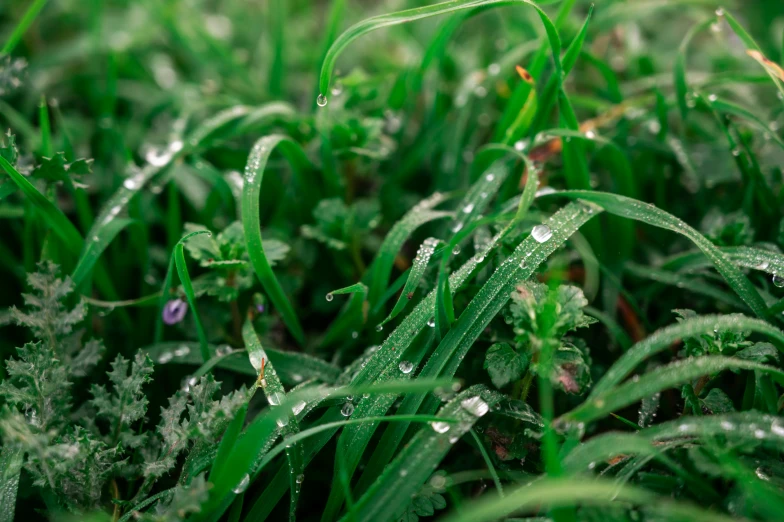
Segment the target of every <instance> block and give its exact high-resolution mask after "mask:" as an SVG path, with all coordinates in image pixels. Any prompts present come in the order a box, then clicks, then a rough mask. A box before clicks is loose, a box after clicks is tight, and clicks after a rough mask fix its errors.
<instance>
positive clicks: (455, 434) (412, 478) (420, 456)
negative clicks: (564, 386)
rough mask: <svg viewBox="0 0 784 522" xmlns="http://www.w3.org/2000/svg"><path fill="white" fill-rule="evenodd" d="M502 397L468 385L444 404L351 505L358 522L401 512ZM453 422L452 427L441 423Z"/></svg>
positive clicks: (480, 387) (496, 393) (354, 517)
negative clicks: (441, 463) (426, 426)
mask: <svg viewBox="0 0 784 522" xmlns="http://www.w3.org/2000/svg"><path fill="white" fill-rule="evenodd" d="M502 399H503V395H501V394H500V393H498V392H494V391H491V390H488V389H487V388H485V387H484V386H481V385H478V386H472V387H471V388H468V389H467V390H465V391H463V392H461V393H460V394H458V395H457V397H455V398H454V399H453V400H452V401H450V402H449V403H447V404H446V405H445V406H444V407H443V408H441V411H440V412H439V413H438V415H437V420H435V421H433V422H431V425H430V427H429V428H425V429H422V430H420V431H419V432H417V434H416V435H414V437H413V438H412V439H411V442H410V443H409V444H407V445H406V447H405V448H404V449H403V450H402V451H401V452H400V454H399V455H398V456H397V458H395V460H393V461H392V462H391V463H390V465H389V466H387V467H386V468H385V469H384V472H383V473H382V474H381V475H380V476H379V477H378V479H377V480H376V481H375V483H374V484H373V485H372V486H371V487H370V488H369V489H368V490H367V491H366V492H365V494H364V495H362V497H361V498H360V499H359V500H358V501H357V503H356V505H355V506H354V512H353V515H354V516H353V517H346V518H344V520H349V519H352V518H353V519H355V520H356V521H358V522H365V521H372V520H380V519H383V518H385V517H389V516H390V515H391V516H393V517H394V516H397V515H399V514H400V513H402V511H403V510H404V509H405V506H406V505H407V504H408V502H409V501H410V500H411V496H412V495H413V494H414V493H416V492H417V491H418V490H419V488H420V486H421V485H422V484H424V482H425V481H426V480H427V479H428V478H429V477H430V475H431V474H432V473H433V472H434V471H435V470H436V468H437V467H438V464H439V463H440V462H441V460H442V459H443V458H444V456H445V455H446V454H447V453H448V452H449V450H450V449H451V447H452V444H453V443H454V442H456V441H457V440H459V439H460V437H461V436H462V435H464V434H465V433H468V431H470V430H471V428H472V426H473V425H474V423H475V422H476V421H477V420H479V418H481V417H482V416H483V415H485V414H486V413H487V412H488V411H489V410H490V408H492V407H494V406H495V405H496V404H498V403H499V402H501V400H502ZM446 419H457V423H456V424H451V425H450V424H449V423H447V422H445V420H446Z"/></svg>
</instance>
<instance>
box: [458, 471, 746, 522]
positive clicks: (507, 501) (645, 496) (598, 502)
mask: <svg viewBox="0 0 784 522" xmlns="http://www.w3.org/2000/svg"><path fill="white" fill-rule="evenodd" d="M618 503H622V504H634V505H639V506H641V507H644V508H645V509H646V510H651V511H653V512H655V513H658V514H659V515H661V516H662V517H663V518H664V519H665V520H689V521H693V522H731V521H732V520H733V519H732V518H730V517H727V516H724V515H722V514H720V513H715V512H712V511H706V510H703V509H700V508H697V507H694V506H691V505H689V504H686V503H683V502H675V501H672V500H670V499H668V498H664V497H660V496H659V495H655V494H653V493H650V492H649V491H647V490H645V489H642V488H637V487H633V486H624V487H622V488H618V486H617V485H615V484H613V483H611V482H608V481H606V480H599V479H595V480H592V481H586V480H585V479H584V478H581V479H544V480H540V481H537V482H535V483H530V484H526V485H524V486H522V487H519V488H517V489H516V490H515V491H512V492H509V493H508V494H507V495H506V497H504V498H499V497H497V496H495V495H487V496H486V498H482V499H480V500H478V501H474V502H472V503H471V504H469V505H468V506H465V505H464V506H463V509H462V510H461V511H460V512H459V513H455V514H452V515H450V516H448V517H445V518H444V519H443V520H444V522H484V521H491V520H499V519H503V518H504V517H506V516H508V515H511V514H512V513H518V512H532V511H533V512H535V511H538V510H539V509H541V507H542V506H547V507H549V508H551V509H552V508H556V507H570V506H575V505H589V506H612V505H617V504H618Z"/></svg>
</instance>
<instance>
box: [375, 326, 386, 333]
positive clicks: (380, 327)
mask: <svg viewBox="0 0 784 522" xmlns="http://www.w3.org/2000/svg"><path fill="white" fill-rule="evenodd" d="M383 329H384V325H381V324H378V325H376V331H377V332H380V331H382V330H383Z"/></svg>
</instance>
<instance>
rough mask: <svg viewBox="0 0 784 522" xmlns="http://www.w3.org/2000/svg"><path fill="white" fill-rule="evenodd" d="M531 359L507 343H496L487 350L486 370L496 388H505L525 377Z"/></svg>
mask: <svg viewBox="0 0 784 522" xmlns="http://www.w3.org/2000/svg"><path fill="white" fill-rule="evenodd" d="M529 362H530V358H529V357H527V356H525V355H523V354H520V353H518V352H516V351H515V350H513V349H512V347H511V346H509V345H508V344H506V343H496V344H494V345H492V346H491V347H490V348H488V349H487V354H486V355H485V363H484V368H485V370H487V373H489V374H490V379H491V380H492V381H493V384H494V385H495V386H496V388H503V387H504V386H506V385H507V384H509V383H510V382H513V381H516V380H517V379H519V378H520V377H522V376H523V372H525V369H526V368H527V367H528V363H529Z"/></svg>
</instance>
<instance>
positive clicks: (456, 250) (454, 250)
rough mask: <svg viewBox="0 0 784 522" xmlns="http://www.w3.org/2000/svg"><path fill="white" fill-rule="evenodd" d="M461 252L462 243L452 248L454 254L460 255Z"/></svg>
mask: <svg viewBox="0 0 784 522" xmlns="http://www.w3.org/2000/svg"><path fill="white" fill-rule="evenodd" d="M459 253H460V245H455V248H453V249H452V255H455V256H456V255H458V254H459Z"/></svg>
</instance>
